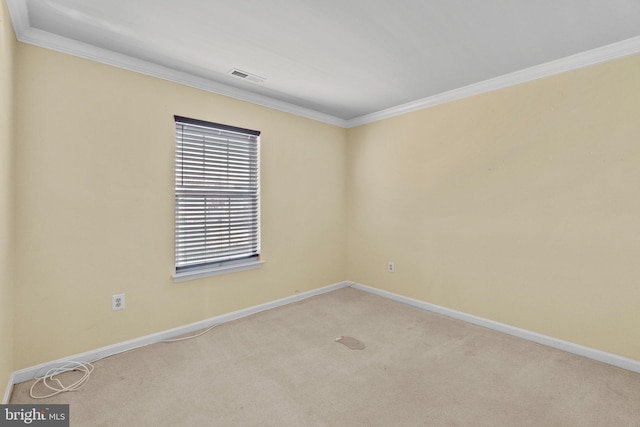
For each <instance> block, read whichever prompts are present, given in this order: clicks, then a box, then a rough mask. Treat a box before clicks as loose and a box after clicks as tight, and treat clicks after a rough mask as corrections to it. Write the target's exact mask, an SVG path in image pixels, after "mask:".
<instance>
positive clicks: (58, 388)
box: [29, 360, 93, 399]
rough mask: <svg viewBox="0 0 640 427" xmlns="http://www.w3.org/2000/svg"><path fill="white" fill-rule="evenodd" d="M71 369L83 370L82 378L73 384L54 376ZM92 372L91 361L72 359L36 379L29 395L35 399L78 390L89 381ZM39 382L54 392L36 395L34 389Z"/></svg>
mask: <svg viewBox="0 0 640 427" xmlns="http://www.w3.org/2000/svg"><path fill="white" fill-rule="evenodd" d="M71 371H79V372H82V376H81V377H80V379H78V380H77V381H75V382H74V383H73V384H69V385H64V384H63V383H62V381H60V380H59V379H58V378H54V377H55V376H56V375H60V374H64V373H65V372H71ZM91 372H93V365H92V364H91V363H88V362H87V363H84V362H75V361H73V360H71V361H69V362H66V363H65V364H64V365H62V366H59V367H57V368H51V369H49V370H48V371H47V373H46V374H44V376H43V377H40V378H37V379H36V381H35V382H34V383H33V384H31V388H30V389H29V395H30V396H31V397H32V398H33V399H46V398H47V397H51V396H55V395H56V394H60V393H64V392H67V391H76V390H78V389H79V388H81V387H82V386H83V385H85V384H86V383H87V381H89V377H90V376H91ZM39 382H42V384H43V385H44V386H45V387H46V388H48V389H49V390H52V391H53V393H50V394H47V395H46V396H36V395H35V394H34V393H33V389H34V387H35V386H36V384H38V383H39Z"/></svg>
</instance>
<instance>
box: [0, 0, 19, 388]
mask: <svg viewBox="0 0 640 427" xmlns="http://www.w3.org/2000/svg"><path fill="white" fill-rule="evenodd" d="M15 46H16V39H15V34H14V33H13V28H12V26H11V20H10V18H9V12H8V10H7V7H6V4H5V1H4V0H1V1H0V400H1V399H2V396H3V395H4V386H5V384H7V382H8V380H9V376H10V375H11V372H12V371H13V304H12V303H13V294H12V290H13V287H12V285H13V282H12V274H11V243H10V242H11V239H12V233H11V225H12V224H11V220H12V210H13V206H12V203H11V197H12V196H11V195H12V162H11V157H12V142H13V99H14V97H13V67H14V57H15Z"/></svg>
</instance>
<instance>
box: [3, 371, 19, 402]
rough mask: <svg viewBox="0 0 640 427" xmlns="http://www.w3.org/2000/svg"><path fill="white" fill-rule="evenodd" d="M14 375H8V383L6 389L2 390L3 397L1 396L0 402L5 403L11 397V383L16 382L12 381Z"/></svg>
mask: <svg viewBox="0 0 640 427" xmlns="http://www.w3.org/2000/svg"><path fill="white" fill-rule="evenodd" d="M13 378H14V375H13V374H11V376H10V377H9V384H7V389H6V390H5V391H4V397H3V398H2V402H1V403H2V404H3V405H6V404H7V403H9V399H11V392H12V391H13V385H14V384H15V383H16V382H15V381H14V379H13Z"/></svg>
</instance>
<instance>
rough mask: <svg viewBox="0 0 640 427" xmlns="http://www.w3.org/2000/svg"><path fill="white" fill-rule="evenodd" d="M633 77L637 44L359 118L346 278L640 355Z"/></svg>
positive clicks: (639, 206) (639, 124) (639, 184)
mask: <svg viewBox="0 0 640 427" xmlns="http://www.w3.org/2000/svg"><path fill="white" fill-rule="evenodd" d="M638 76H640V56H633V57H629V58H625V59H621V60H617V61H613V62H609V63H606V64H602V65H598V66H593V67H589V68H585V69H581V70H577V71H574V72H570V73H565V74H562V75H557V76H554V77H550V78H546V79H544V80H539V81H535V82H531V83H528V84H522V85H518V86H515V87H511V88H507V89H503V90H499V91H496V92H492V93H488V94H484V95H480V96H475V97H472V98H468V99H464V100H460V101H456V102H452V103H449V104H446V105H441V106H438V107H433V108H429V109H426V110H423V111H419V112H414V113H411V114H406V115H403V116H399V117H395V118H392V119H388V120H384V121H380V122H377V123H373V124H369V125H365V126H361V127H358V128H354V129H351V130H350V131H349V133H348V138H349V143H348V144H349V152H348V156H349V157H348V158H349V162H348V167H349V173H348V193H347V194H348V197H349V201H350V203H349V206H348V212H349V213H348V223H347V225H348V230H349V238H348V257H349V260H348V277H349V279H350V280H353V281H356V282H360V283H363V284H366V285H370V286H374V287H377V288H381V289H384V290H388V291H392V292H396V293H399V294H402V295H405V296H408V297H412V298H416V299H420V300H424V301H427V302H430V303H434V304H438V305H442V306H445V307H449V308H452V309H456V310H460V311H463V312H466V313H471V314H474V315H478V316H482V317H485V318H488V319H493V320H496V321H499V322H504V323H507V324H509V325H513V326H517V327H520V328H524V329H528V330H531V331H535V332H539V333H542V334H546V335H550V336H553V337H557V338H560V339H564V340H568V341H571V342H574V343H578V344H582V345H586V346H589V347H593V348H597V349H601V350H605V351H608V352H612V353H616V354H619V355H622V356H626V357H630V358H634V359H637V360H640V327H639V325H640V262H639V260H640V119H639V117H640V79H639V78H638ZM387 261H395V263H396V265H395V267H396V273H394V274H390V273H387V272H386V265H387V264H386V263H387Z"/></svg>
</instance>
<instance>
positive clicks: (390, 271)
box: [387, 261, 396, 273]
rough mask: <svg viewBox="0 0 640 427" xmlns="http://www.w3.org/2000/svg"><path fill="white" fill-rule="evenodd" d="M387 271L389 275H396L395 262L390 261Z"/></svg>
mask: <svg viewBox="0 0 640 427" xmlns="http://www.w3.org/2000/svg"><path fill="white" fill-rule="evenodd" d="M387 271H388V272H389V273H395V272H396V264H395V263H394V262H393V261H389V264H388V265H387Z"/></svg>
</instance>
